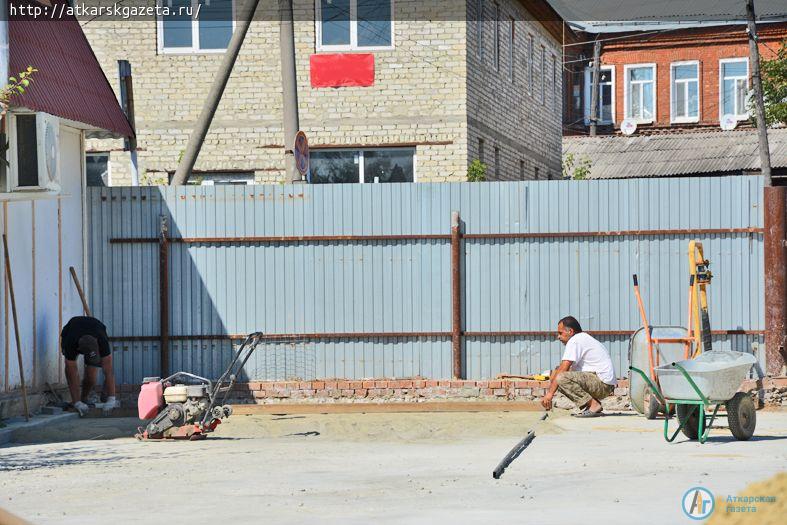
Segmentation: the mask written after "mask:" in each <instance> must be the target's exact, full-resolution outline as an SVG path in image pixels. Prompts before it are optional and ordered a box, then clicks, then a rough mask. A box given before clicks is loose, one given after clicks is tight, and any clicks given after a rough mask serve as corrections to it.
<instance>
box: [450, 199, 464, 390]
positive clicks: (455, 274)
mask: <svg viewBox="0 0 787 525" xmlns="http://www.w3.org/2000/svg"><path fill="white" fill-rule="evenodd" d="M461 251H462V233H461V231H460V230H459V212H458V211H455V212H452V213H451V355H452V357H453V376H454V379H462V268H461Z"/></svg>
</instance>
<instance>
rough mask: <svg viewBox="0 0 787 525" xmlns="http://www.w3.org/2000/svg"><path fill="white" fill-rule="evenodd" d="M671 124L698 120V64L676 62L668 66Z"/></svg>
mask: <svg viewBox="0 0 787 525" xmlns="http://www.w3.org/2000/svg"><path fill="white" fill-rule="evenodd" d="M670 78H671V79H672V86H671V88H670V92H671V102H670V107H671V108H672V115H671V119H672V122H697V121H698V120H699V119H700V64H699V62H696V61H694V62H676V63H674V64H672V65H671V66H670Z"/></svg>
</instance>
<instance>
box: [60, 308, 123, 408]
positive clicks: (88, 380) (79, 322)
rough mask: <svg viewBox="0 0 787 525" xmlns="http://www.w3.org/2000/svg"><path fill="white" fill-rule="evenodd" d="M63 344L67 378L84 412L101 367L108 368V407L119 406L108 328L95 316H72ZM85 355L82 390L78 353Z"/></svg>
mask: <svg viewBox="0 0 787 525" xmlns="http://www.w3.org/2000/svg"><path fill="white" fill-rule="evenodd" d="M60 346H61V349H62V351H63V356H65V358H66V380H67V381H68V390H69V392H70V393H71V403H72V404H73V405H74V408H75V409H76V410H77V412H79V415H80V416H84V415H85V414H86V413H87V411H88V408H89V407H88V404H89V403H95V401H94V400H93V399H91V391H92V390H93V387H94V386H95V384H96V377H97V376H98V369H99V368H101V369H102V370H104V389H103V392H102V396H101V400H102V401H104V407H103V408H104V411H109V410H112V409H113V408H115V407H117V406H118V403H117V401H116V399H115V372H114V371H113V369H112V355H111V352H110V348H109V338H108V337H107V328H106V326H104V323H102V322H101V321H99V320H98V319H96V318H94V317H72V318H71V320H70V321H68V323H67V324H66V326H64V327H63V331H62V332H61V333H60ZM79 355H82V356H83V357H84V364H85V378H84V379H83V380H82V392H81V394H80V391H79V369H78V368H77V361H76V360H77V357H78V356H79Z"/></svg>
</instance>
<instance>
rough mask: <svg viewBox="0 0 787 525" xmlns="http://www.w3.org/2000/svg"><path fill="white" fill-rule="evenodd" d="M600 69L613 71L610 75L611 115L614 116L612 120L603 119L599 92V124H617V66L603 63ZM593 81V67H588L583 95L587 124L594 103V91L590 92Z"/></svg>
mask: <svg viewBox="0 0 787 525" xmlns="http://www.w3.org/2000/svg"><path fill="white" fill-rule="evenodd" d="M599 70H601V71H611V72H612V76H611V77H610V90H611V91H612V114H611V115H610V116H611V117H612V120H603V119H602V118H601V96H600V95H601V93H600V92H599V97H598V101H597V102H598V104H599V107H598V109H596V111H597V116H598V117H599V119H598V123H599V124H615V66H604V65H602V66H601V67H600V68H599ZM592 83H593V68H592V67H588V68H586V69H585V89H584V91H583V95H582V96H583V97H584V101H583V102H584V104H583V106H584V108H585V111H584V113H585V125H588V124H590V104H592V101H591V100H590V99H591V98H592V93H591V92H590V87H591V84H592Z"/></svg>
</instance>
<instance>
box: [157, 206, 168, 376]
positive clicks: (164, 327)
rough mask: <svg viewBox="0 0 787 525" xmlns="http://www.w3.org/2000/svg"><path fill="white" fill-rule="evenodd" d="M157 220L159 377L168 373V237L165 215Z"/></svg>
mask: <svg viewBox="0 0 787 525" xmlns="http://www.w3.org/2000/svg"><path fill="white" fill-rule="evenodd" d="M159 219H160V222H159V321H160V324H161V332H160V335H159V346H160V350H161V361H160V362H161V372H160V373H161V377H162V378H164V377H167V376H168V375H169V239H168V238H167V230H168V228H167V217H166V215H161V216H160V218H159Z"/></svg>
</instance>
